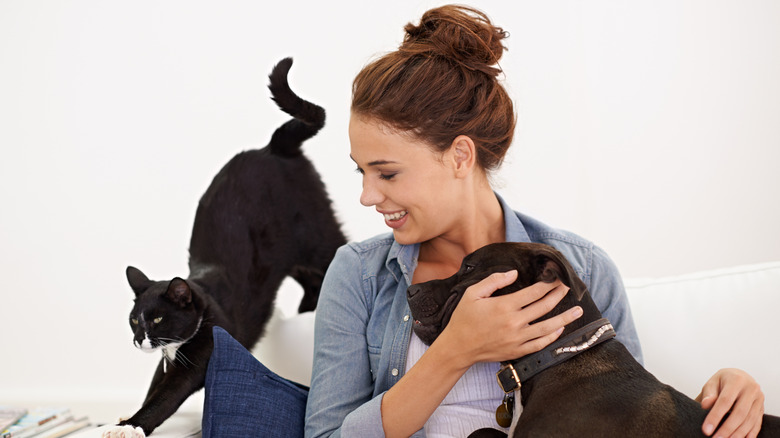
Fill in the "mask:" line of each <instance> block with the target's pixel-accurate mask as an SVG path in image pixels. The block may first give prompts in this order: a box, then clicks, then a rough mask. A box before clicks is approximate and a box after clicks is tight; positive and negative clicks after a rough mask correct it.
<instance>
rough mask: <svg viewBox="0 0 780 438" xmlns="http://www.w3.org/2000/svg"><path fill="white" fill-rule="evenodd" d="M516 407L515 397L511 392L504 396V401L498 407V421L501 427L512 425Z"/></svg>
mask: <svg viewBox="0 0 780 438" xmlns="http://www.w3.org/2000/svg"><path fill="white" fill-rule="evenodd" d="M514 407H515V397H514V396H513V395H510V394H506V395H505V396H504V401H503V402H502V403H501V404H500V405H498V408H496V423H498V425H499V426H501V427H509V426H511V425H512V411H514Z"/></svg>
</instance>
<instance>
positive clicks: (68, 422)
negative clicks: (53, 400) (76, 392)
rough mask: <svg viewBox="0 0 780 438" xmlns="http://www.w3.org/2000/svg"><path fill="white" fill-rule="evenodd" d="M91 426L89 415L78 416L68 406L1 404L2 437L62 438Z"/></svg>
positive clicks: (0, 422)
mask: <svg viewBox="0 0 780 438" xmlns="http://www.w3.org/2000/svg"><path fill="white" fill-rule="evenodd" d="M89 426H90V423H89V420H88V419H87V417H80V418H76V417H75V416H74V415H73V414H72V413H71V412H70V409H68V408H34V409H26V408H17V407H7V406H0V438H60V437H64V436H66V435H68V434H70V433H73V432H75V431H77V430H81V429H84V428H86V427H89Z"/></svg>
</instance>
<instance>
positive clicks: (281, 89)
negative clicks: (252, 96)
mask: <svg viewBox="0 0 780 438" xmlns="http://www.w3.org/2000/svg"><path fill="white" fill-rule="evenodd" d="M292 63H293V60H292V58H285V59H283V60H281V61H279V63H278V64H276V66H275V67H274V69H273V71H271V74H270V75H269V79H270V80H271V81H270V83H269V84H268V88H269V89H270V90H271V95H272V96H273V97H272V99H273V100H274V102H276V104H277V105H279V108H281V109H282V111H284V112H286V113H287V114H289V115H291V116H293V117H294V118H293V119H292V120H289V121H287V122H286V123H285V124H283V125H282V126H280V127H279V128H277V129H276V131H275V132H274V134H273V136H272V137H271V143H270V144H269V145H268V146H269V147H270V149H271V152H273V153H274V154H277V155H282V156H290V157H293V156H297V155H300V154H301V149H300V148H301V144H303V142H304V141H306V140H308V139H309V138H311V137H313V136H314V135H315V134H316V133H317V132H319V130H320V129H321V128H322V127H323V126H325V110H324V109H323V108H322V107H321V106H319V105H315V104H313V103H311V102H309V101H306V100H303V99H301V98H300V97H299V96H298V95H297V94H295V93H294V92H293V91H292V90H291V89H290V85H289V84H288V83H287V72H289V71H290V66H292Z"/></svg>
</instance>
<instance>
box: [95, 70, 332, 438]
mask: <svg viewBox="0 0 780 438" xmlns="http://www.w3.org/2000/svg"><path fill="white" fill-rule="evenodd" d="M291 65H292V59H290V58H287V59H284V60H282V61H281V62H280V63H279V64H278V65H276V67H274V69H273V71H272V72H271V75H270V85H269V88H270V90H271V93H272V95H273V100H274V101H276V103H277V104H278V105H279V107H280V108H281V109H282V110H283V111H285V112H287V113H288V114H290V115H292V116H293V117H294V118H293V119H291V120H289V121H288V122H287V123H285V124H283V125H282V126H280V127H279V128H278V129H277V130H276V132H274V134H273V136H272V137H271V142H270V143H269V144H268V146H266V147H265V148H262V149H259V150H251V151H245V152H242V153H239V154H237V155H236V156H235V157H233V159H231V160H230V161H229V162H228V163H227V164H226V165H225V167H223V168H222V170H221V171H220V172H219V173H218V174H217V176H216V177H214V180H213V182H212V183H211V186H210V187H209V188H208V190H206V193H205V194H204V195H203V197H202V198H201V199H200V204H199V205H198V210H197V213H196V215H195V223H194V226H193V230H192V238H191V240H190V260H189V268H190V275H189V276H188V277H187V279H186V280H185V279H181V278H174V279H173V280H170V281H152V280H149V279H148V278H147V277H146V275H144V274H143V273H142V272H141V271H139V270H138V269H136V268H134V267H132V266H130V267H128V268H127V279H128V281H129V283H130V286H131V288H132V289H133V292H135V295H136V299H135V306H134V307H133V310H132V312H131V313H130V326H131V328H132V330H133V333H134V343H135V344H136V346H138V347H139V348H141V349H145V350H153V349H157V350H162V352H163V359H162V360H161V361H160V365H159V366H158V367H157V371H156V372H155V374H154V377H153V379H152V384H151V386H150V388H149V392H148V393H147V395H146V400H145V401H144V403H143V406H142V407H141V409H139V410H138V412H137V413H136V414H135V415H133V416H132V417H130V418H129V419H127V420H125V421H122V422H120V423H119V425H118V426H116V427H114V428H112V429H111V430H108V431H106V432H105V433H104V436H119V435H118V432H120V431H121V430H125V431H128V432H129V430H128V429H132V430H133V431H134V432H135V434H136V436H143V435H142V434H141V431H143V434H147V435H148V434H150V433H151V432H152V431H153V430H154V429H155V428H156V427H157V426H159V425H160V424H161V423H162V422H163V421H165V420H166V419H167V418H168V417H170V416H171V415H172V414H173V413H174V412H176V410H177V409H178V408H179V406H180V405H181V404H182V403H183V402H184V401H185V400H186V399H187V397H189V396H190V395H191V394H192V393H194V392H195V391H197V390H199V389H200V388H202V387H203V384H204V379H205V375H206V368H207V365H208V361H209V357H210V355H211V351H212V349H213V340H212V337H211V329H212V327H213V326H215V325H218V326H220V327H222V328H224V329H225V330H227V331H228V332H229V333H230V334H231V335H232V336H233V337H234V338H236V339H237V340H238V341H239V342H240V343H241V344H242V345H244V346H245V347H247V348H248V349H251V348H252V347H253V345H254V344H255V343H256V342H257V341H258V340H259V339H260V337H261V336H262V335H263V331H264V328H265V325H266V323H267V321H268V320H269V318H270V317H271V314H272V311H273V307H274V300H275V298H276V292H277V289H278V288H279V286H280V284H281V282H282V280H283V279H284V278H285V277H287V276H291V277H293V278H294V279H295V280H297V281H298V283H300V284H301V286H303V291H304V295H303V299H302V300H301V303H300V307H299V309H298V310H299V311H300V312H305V311H310V310H314V308H315V306H316V305H317V297H318V295H319V289H320V285H321V282H322V278H323V275H324V273H325V270H326V268H327V267H328V264H329V263H330V261H331V259H332V258H333V255H334V254H335V252H336V249H337V248H338V247H339V246H341V245H343V244H344V243H346V239H345V237H344V234H343V233H342V232H341V228H340V225H339V223H338V221H337V220H336V218H335V215H334V212H333V209H332V207H331V201H330V199H329V198H328V195H327V193H326V191H325V186H324V184H323V183H322V181H321V179H320V176H319V174H318V173H317V171H316V170H315V169H314V167H313V166H312V164H311V162H310V161H309V160H308V159H307V158H306V157H305V156H304V155H303V154H302V152H301V149H300V146H301V144H302V143H303V142H304V141H305V140H307V139H309V138H311V137H312V136H314V135H315V134H316V133H317V132H318V131H319V130H320V128H322V127H323V125H324V123H325V111H324V110H323V109H322V108H321V107H319V106H317V105H315V104H312V103H310V102H307V101H305V100H303V99H301V98H300V97H298V96H297V95H296V94H295V93H293V92H292V90H290V87H289V85H288V83H287V72H288V71H289V69H290V66H291ZM122 426H124V428H123V427H122ZM139 428H140V430H139ZM112 433H113V434H114V435H112Z"/></svg>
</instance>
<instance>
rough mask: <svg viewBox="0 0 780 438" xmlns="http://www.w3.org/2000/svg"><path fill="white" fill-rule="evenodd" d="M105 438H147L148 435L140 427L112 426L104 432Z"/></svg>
mask: <svg viewBox="0 0 780 438" xmlns="http://www.w3.org/2000/svg"><path fill="white" fill-rule="evenodd" d="M103 438H146V434H145V433H144V430H143V429H141V428H140V427H133V426H112V427H111V428H109V429H107V430H105V431H104V432H103Z"/></svg>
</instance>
